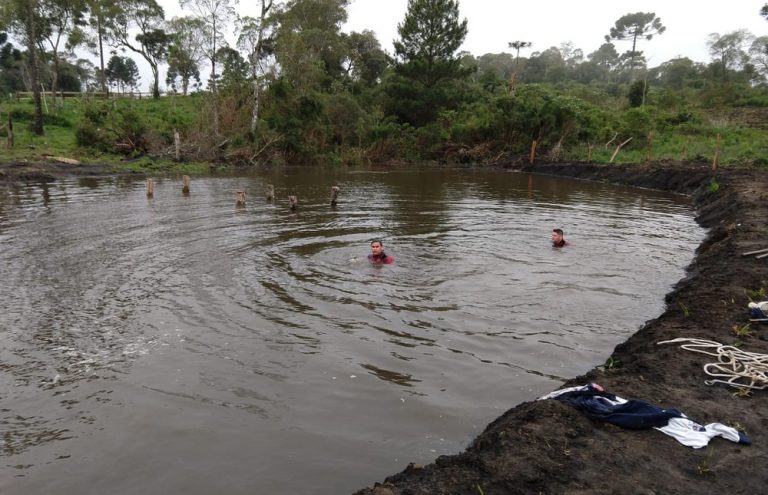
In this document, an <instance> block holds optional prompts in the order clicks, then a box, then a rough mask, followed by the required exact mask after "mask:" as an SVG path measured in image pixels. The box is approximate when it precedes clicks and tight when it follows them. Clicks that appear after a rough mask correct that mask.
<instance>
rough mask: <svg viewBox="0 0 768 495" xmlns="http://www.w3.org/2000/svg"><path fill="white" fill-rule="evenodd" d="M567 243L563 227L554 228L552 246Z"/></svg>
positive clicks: (561, 245)
mask: <svg viewBox="0 0 768 495" xmlns="http://www.w3.org/2000/svg"><path fill="white" fill-rule="evenodd" d="M567 244H568V243H567V242H565V234H563V229H552V247H556V248H561V247H563V246H565V245H567Z"/></svg>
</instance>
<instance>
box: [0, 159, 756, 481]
mask: <svg viewBox="0 0 768 495" xmlns="http://www.w3.org/2000/svg"><path fill="white" fill-rule="evenodd" d="M507 166H508V168H512V169H517V170H520V171H524V172H532V173H538V174H549V175H557V176H563V177H576V178H581V179H587V180H594V181H606V182H612V183H618V184H626V185H632V186H639V187H647V188H654V189H660V190H667V191H673V192H678V193H683V194H687V195H689V196H690V197H691V201H692V203H693V205H694V206H695V208H696V210H697V212H698V217H697V221H698V222H699V223H700V224H701V225H702V226H704V227H707V228H709V229H710V230H709V234H708V236H707V238H706V239H705V241H704V242H703V243H702V245H701V246H699V247H698V248H697V251H696V258H695V259H694V261H693V262H692V264H691V265H690V266H689V267H688V270H687V275H686V277H685V278H684V279H683V280H681V281H680V282H679V283H678V284H677V285H676V287H675V288H674V290H673V291H672V292H671V293H670V294H668V295H667V296H666V302H667V306H666V307H667V310H666V311H665V312H664V313H663V314H662V315H661V316H659V317H658V318H657V319H655V320H652V321H649V322H647V323H646V324H645V325H644V326H643V327H642V328H640V329H639V330H638V331H637V333H635V334H634V335H633V336H632V337H630V338H629V340H627V341H626V342H625V343H623V344H621V345H619V346H617V347H616V349H615V350H614V351H613V353H612V354H611V355H610V362H612V363H614V364H615V365H614V366H611V367H605V366H604V367H599V368H596V369H594V370H592V371H590V372H589V373H587V374H586V375H584V376H579V377H575V378H573V379H572V380H570V381H569V382H567V383H565V384H564V385H563V386H574V385H583V384H585V383H588V382H596V383H599V384H601V385H602V386H603V387H605V389H606V390H607V391H609V392H612V393H614V394H616V395H619V396H621V397H624V398H632V399H642V400H645V401H648V402H651V403H654V404H657V405H660V406H663V407H674V408H677V409H680V410H682V411H683V412H685V413H686V414H687V415H688V416H690V417H691V418H693V419H695V420H696V421H698V422H700V423H702V424H704V423H710V422H720V423H725V424H729V425H731V426H737V427H738V428H742V429H743V430H744V431H745V432H746V433H747V434H748V435H749V436H750V438H751V439H752V442H753V443H752V445H750V446H744V445H738V444H735V443H732V442H729V441H727V440H724V439H721V438H715V439H713V440H712V441H711V442H710V443H709V445H708V446H707V447H705V448H702V449H692V448H689V447H685V446H683V445H681V444H679V443H678V442H677V441H675V440H674V439H673V438H671V437H668V436H666V435H664V434H662V433H660V432H658V431H655V430H625V429H621V428H619V427H616V426H613V425H610V424H606V423H600V422H594V421H591V420H589V419H587V418H585V417H584V416H583V415H582V414H581V413H580V412H578V411H577V410H575V409H573V408H571V407H570V406H567V405H565V404H563V403H561V402H558V401H554V400H547V401H533V402H526V403H523V404H519V405H517V406H515V407H512V409H510V410H508V411H507V412H506V413H504V414H503V415H502V416H501V417H499V418H498V419H496V420H495V421H494V422H493V423H491V424H490V425H488V426H487V428H486V429H485V431H484V432H483V433H482V434H481V435H480V436H478V437H477V438H476V439H475V440H474V441H473V442H472V443H471V444H470V445H469V446H468V447H467V449H466V450H465V451H464V452H462V453H459V454H456V455H451V456H441V457H438V458H437V459H436V460H435V461H434V462H433V463H432V464H429V465H426V466H416V465H409V466H408V467H407V468H406V469H405V470H404V471H402V472H401V473H398V474H394V475H392V476H389V477H388V478H386V479H385V480H381V481H380V482H376V480H371V483H372V484H373V485H372V486H371V487H368V488H364V489H362V490H360V491H358V492H357V494H356V495H371V494H375V495H417V494H425V495H426V494H430V495H433V494H446V495H448V494H451V495H452V494H456V495H459V494H461V495H465V494H466V495H469V494H474V495H497V494H505V495H506V494H613V493H628V494H691V493H695V494H709V493H713V494H723V493H731V494H760V493H768V389H767V390H765V391H761V390H755V391H754V392H753V393H752V394H751V395H739V394H736V393H735V392H737V390H736V389H735V388H732V387H729V386H726V385H718V384H716V385H711V386H710V385H706V384H705V383H704V381H705V379H706V375H705V374H704V372H703V369H702V366H703V365H704V364H705V363H708V362H712V361H713V360H714V358H711V357H709V356H706V355H703V354H699V353H694V352H690V351H686V350H682V349H680V348H679V347H678V346H677V345H674V344H665V345H659V344H658V342H660V341H664V340H670V339H674V338H679V337H687V338H697V339H705V340H710V341H715V342H720V343H723V344H734V343H738V345H739V347H740V348H741V349H743V350H745V351H749V352H755V353H761V354H768V325H765V324H759V323H752V324H751V326H750V330H751V335H748V336H737V335H735V334H734V332H733V328H734V326H737V327H738V326H741V325H744V324H745V323H748V322H749V314H748V312H747V303H748V302H749V298H748V295H749V294H750V291H753V290H756V289H760V288H763V289H766V290H768V257H767V258H763V259H760V260H758V259H755V257H754V256H742V253H744V252H748V251H753V250H757V249H766V248H768V170H766V169H763V170H747V169H727V168H725V169H724V168H721V169H720V170H718V171H717V172H713V171H712V170H711V167H710V166H709V165H708V164H691V163H686V164H682V163H654V164H646V165H621V166H616V165H609V166H606V165H594V164H569V163H557V164H534V165H527V164H526V165H520V164H508V165H507ZM99 170H100V169H99V167H88V166H85V167H83V166H72V165H63V164H48V165H45V164H37V165H34V166H32V167H30V166H26V165H12V164H6V165H2V164H0V182H3V181H4V182H7V183H18V182H24V181H35V182H38V181H53V180H56V178H57V177H59V176H61V175H81V176H82V175H102V174H101V173H100V171H99ZM713 179H714V181H716V182H717V184H718V185H719V189H717V191H713V190H712V189H713V188H711V187H710V184H711V182H712V181H713ZM608 358H609V356H608V355H606V359H608ZM512 405H513V404H511V406H512Z"/></svg>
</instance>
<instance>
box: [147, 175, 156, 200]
mask: <svg viewBox="0 0 768 495" xmlns="http://www.w3.org/2000/svg"><path fill="white" fill-rule="evenodd" d="M154 196H155V181H153V180H152V178H151V177H150V178H148V179H147V197H148V198H153V197H154Z"/></svg>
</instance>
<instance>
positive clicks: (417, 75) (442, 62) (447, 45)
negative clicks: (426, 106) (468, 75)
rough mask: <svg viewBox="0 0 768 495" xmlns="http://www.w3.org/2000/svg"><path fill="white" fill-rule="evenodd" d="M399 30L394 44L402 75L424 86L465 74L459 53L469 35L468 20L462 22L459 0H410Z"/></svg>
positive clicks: (398, 66) (398, 27) (398, 26)
mask: <svg viewBox="0 0 768 495" xmlns="http://www.w3.org/2000/svg"><path fill="white" fill-rule="evenodd" d="M397 33H398V34H399V35H400V39H399V40H395V41H394V47H395V55H396V56H397V59H398V62H399V63H398V65H397V70H398V71H399V72H401V73H402V74H407V75H408V77H410V78H412V79H415V80H418V81H419V82H421V83H422V84H424V86H425V87H432V86H434V85H436V84H438V83H439V82H441V81H443V80H446V79H454V78H457V77H460V76H461V75H462V74H461V69H460V65H459V59H458V57H457V56H456V53H457V51H458V49H459V47H460V46H461V44H462V43H463V42H464V38H465V37H466V36H467V20H466V19H464V20H463V21H459V2H458V0H408V11H407V12H406V13H405V19H404V20H403V22H402V23H400V24H398V25H397Z"/></svg>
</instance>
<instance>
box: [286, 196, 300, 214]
mask: <svg viewBox="0 0 768 495" xmlns="http://www.w3.org/2000/svg"><path fill="white" fill-rule="evenodd" d="M288 202H289V203H290V204H291V211H296V208H297V207H298V206H299V199H298V198H297V197H296V196H288Z"/></svg>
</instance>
